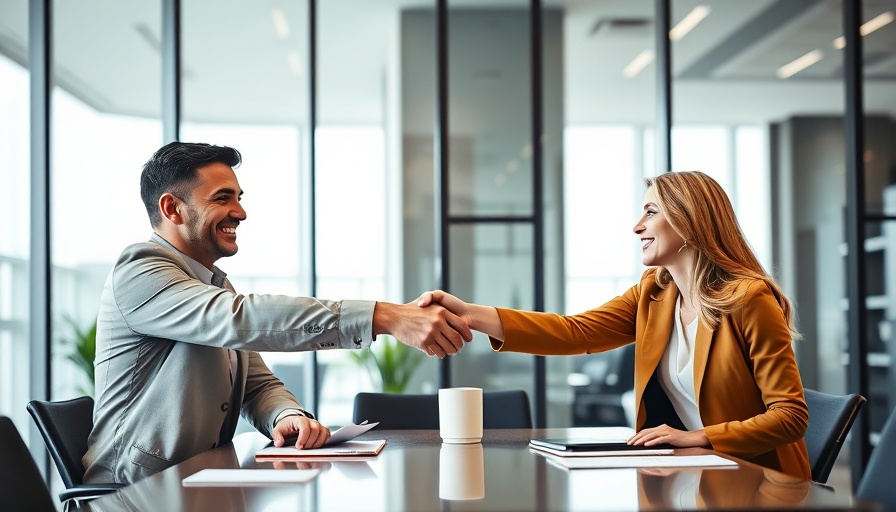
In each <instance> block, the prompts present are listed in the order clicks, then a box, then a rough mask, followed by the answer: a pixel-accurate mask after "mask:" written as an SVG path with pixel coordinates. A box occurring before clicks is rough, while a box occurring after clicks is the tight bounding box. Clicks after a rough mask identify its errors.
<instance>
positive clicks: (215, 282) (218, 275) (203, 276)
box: [152, 232, 227, 288]
mask: <svg viewBox="0 0 896 512" xmlns="http://www.w3.org/2000/svg"><path fill="white" fill-rule="evenodd" d="M152 240H153V241H154V242H156V243H157V244H159V245H161V246H162V247H166V248H168V249H171V250H172V251H176V252H177V253H178V254H180V255H181V257H182V258H183V259H184V261H186V262H187V265H188V266H189V267H190V270H192V271H193V274H195V275H196V278H197V279H199V280H200V281H202V282H203V283H205V284H210V285H212V286H218V287H222V288H223V287H224V278H226V277H227V274H226V273H225V272H224V271H222V270H221V269H219V268H218V267H216V266H212V270H209V269H208V268H207V267H206V266H205V265H203V264H202V263H199V262H198V261H196V260H194V259H193V258H191V257H189V256H187V255H186V254H184V253H182V252H180V251H179V250H178V249H177V247H174V246H173V245H171V244H170V243H168V240H165V239H164V238H162V236H161V235H160V234H158V233H155V232H154V233H153V234H152Z"/></svg>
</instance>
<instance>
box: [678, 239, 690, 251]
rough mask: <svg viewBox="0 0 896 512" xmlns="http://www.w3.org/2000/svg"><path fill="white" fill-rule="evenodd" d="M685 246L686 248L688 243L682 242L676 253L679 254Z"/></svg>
mask: <svg viewBox="0 0 896 512" xmlns="http://www.w3.org/2000/svg"><path fill="white" fill-rule="evenodd" d="M687 246H688V241H687V240H684V244H682V245H681V247H679V248H678V252H681V251H682V250H683V249H684V248H685V247H687Z"/></svg>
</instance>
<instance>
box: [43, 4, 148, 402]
mask: <svg viewBox="0 0 896 512" xmlns="http://www.w3.org/2000/svg"><path fill="white" fill-rule="evenodd" d="M53 10H54V20H55V23H54V26H53V48H52V51H53V55H54V59H55V60H54V66H53V79H54V83H53V91H52V97H51V103H52V109H51V112H52V119H51V129H52V138H51V144H52V146H51V165H50V169H51V172H50V174H51V176H50V180H51V181H50V191H51V205H50V209H51V212H50V234H51V242H50V247H51V253H52V254H51V259H52V265H53V270H52V287H53V290H52V297H53V304H52V308H51V314H52V322H53V328H52V333H53V334H52V336H53V343H54V345H53V354H52V383H53V389H52V391H51V396H52V399H54V400H61V399H67V398H72V397H74V396H78V395H85V394H87V395H93V382H92V377H93V372H92V368H93V364H92V363H93V361H92V358H88V360H87V361H82V360H79V357H78V352H79V348H83V347H87V346H89V344H91V343H92V342H93V340H91V337H93V336H95V334H94V333H93V332H92V328H93V326H94V325H95V322H96V316H97V312H98V310H99V300H100V294H101V293H102V290H103V283H104V282H105V279H106V275H107V274H108V272H109V271H110V270H111V268H112V265H113V264H114V262H115V261H116V260H117V259H118V255H119V254H120V253H121V251H122V249H124V248H125V247H126V246H128V245H130V244H132V243H135V242H138V241H143V240H146V239H148V238H149V236H150V234H151V228H150V225H149V221H148V219H147V217H146V210H145V208H144V207H143V203H142V202H141V200H140V181H139V177H140V171H141V168H142V166H143V163H144V162H145V161H146V160H147V159H148V158H149V157H150V155H152V153H153V152H154V151H155V150H156V149H158V147H159V146H160V145H161V141H162V129H161V123H160V120H159V119H160V113H161V103H162V101H161V59H160V54H159V41H161V26H160V23H161V19H160V13H161V3H160V2H159V1H152V2H139V1H129V2H119V3H115V4H114V5H109V4H106V3H105V2H77V3H72V2H61V1H57V2H54V4H53ZM88 56H89V58H88ZM124 61H126V62H128V63H129V64H128V67H127V69H128V71H127V72H122V67H121V64H122V62H124Z"/></svg>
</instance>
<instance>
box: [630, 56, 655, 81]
mask: <svg viewBox="0 0 896 512" xmlns="http://www.w3.org/2000/svg"><path fill="white" fill-rule="evenodd" d="M651 62H653V52H652V51H650V50H644V51H643V52H641V53H639V54H638V56H637V57H635V58H634V60H632V61H631V62H630V63H629V65H628V66H625V69H623V70H622V76H624V77H625V78H634V77H636V76H637V75H638V73H640V72H641V70H643V69H644V68H646V67H647V65H648V64H650V63H651Z"/></svg>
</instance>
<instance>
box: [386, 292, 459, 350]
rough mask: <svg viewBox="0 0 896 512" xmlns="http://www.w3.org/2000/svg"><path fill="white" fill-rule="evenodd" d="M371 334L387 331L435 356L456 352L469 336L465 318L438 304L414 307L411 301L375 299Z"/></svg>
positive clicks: (410, 345) (411, 345) (405, 342)
mask: <svg viewBox="0 0 896 512" xmlns="http://www.w3.org/2000/svg"><path fill="white" fill-rule="evenodd" d="M373 334H374V335H378V334H391V335H392V336H394V337H395V339H397V340H399V341H401V342H402V343H404V344H405V345H407V346H409V347H413V348H416V349H418V350H421V351H423V353H425V354H427V355H430V356H437V357H438V358H439V359H441V358H443V357H445V356H446V355H453V354H456V353H457V351H458V350H460V349H461V348H462V347H463V346H464V342H465V341H471V340H472V339H473V333H472V332H471V331H470V327H469V326H468V325H467V322H466V321H464V320H463V319H462V318H460V317H459V316H457V315H455V314H453V313H451V312H450V311H448V310H446V309H445V308H443V307H441V306H437V305H436V306H432V307H428V308H421V307H418V306H417V305H416V304H415V303H413V302H409V303H407V304H391V303H388V302H377V303H376V307H375V308H374V310H373Z"/></svg>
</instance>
